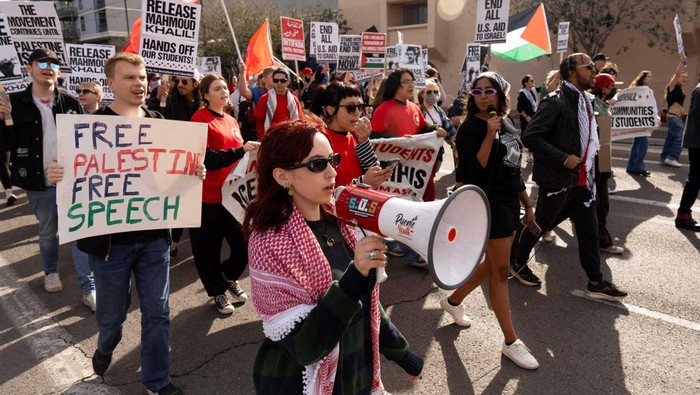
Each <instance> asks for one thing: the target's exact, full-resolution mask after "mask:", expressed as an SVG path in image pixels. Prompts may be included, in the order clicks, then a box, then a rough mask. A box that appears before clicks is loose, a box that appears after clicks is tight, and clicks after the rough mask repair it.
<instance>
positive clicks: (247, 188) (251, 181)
mask: <svg viewBox="0 0 700 395" xmlns="http://www.w3.org/2000/svg"><path fill="white" fill-rule="evenodd" d="M257 158H258V151H257V150H255V151H249V152H246V153H245V155H243V158H241V160H239V161H238V163H237V164H236V166H235V167H234V168H233V169H231V172H230V173H229V174H228V176H227V177H226V180H225V181H224V185H222V186H221V204H222V205H223V206H224V207H226V209H227V210H228V211H229V212H230V213H231V215H233V218H235V219H236V221H238V222H239V223H243V217H244V216H245V209H246V207H248V203H250V201H251V200H253V198H254V197H255V196H256V195H257V193H256V191H257V178H255V168H256V165H257Z"/></svg>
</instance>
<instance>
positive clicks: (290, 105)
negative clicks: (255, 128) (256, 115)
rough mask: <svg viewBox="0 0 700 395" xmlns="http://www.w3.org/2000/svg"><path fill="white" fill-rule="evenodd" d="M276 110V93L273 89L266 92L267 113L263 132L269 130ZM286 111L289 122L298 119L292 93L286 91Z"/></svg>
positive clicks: (297, 111) (297, 110)
mask: <svg viewBox="0 0 700 395" xmlns="http://www.w3.org/2000/svg"><path fill="white" fill-rule="evenodd" d="M276 108H277V92H276V91H275V90H274V89H270V90H269V91H267V111H266V112H265V130H266V131H267V129H269V128H270V125H272V118H273V117H274V116H275V109H276ZM287 111H289V120H290V121H294V120H295V119H297V118H299V109H298V108H297V102H296V100H294V95H293V94H292V91H291V90H289V89H287Z"/></svg>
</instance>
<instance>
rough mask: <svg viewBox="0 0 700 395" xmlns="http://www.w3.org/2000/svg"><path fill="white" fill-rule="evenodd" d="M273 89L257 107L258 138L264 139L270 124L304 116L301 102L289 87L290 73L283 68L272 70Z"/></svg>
mask: <svg viewBox="0 0 700 395" xmlns="http://www.w3.org/2000/svg"><path fill="white" fill-rule="evenodd" d="M272 85H273V87H274V95H271V94H272V89H271V90H269V91H268V92H267V93H266V94H264V95H263V96H262V97H261V98H260V101H258V105H257V107H256V108H255V122H256V128H255V130H257V132H258V140H262V138H263V136H264V135H265V132H266V131H267V129H269V128H270V126H272V125H274V124H276V123H279V122H283V121H287V120H295V119H301V118H302V117H303V116H304V113H303V109H302V107H301V103H299V99H297V97H296V96H294V94H292V91H290V90H289V89H288V87H289V73H287V70H285V69H283V68H281V67H280V68H277V69H275V71H273V72H272Z"/></svg>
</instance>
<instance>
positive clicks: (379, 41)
mask: <svg viewBox="0 0 700 395" xmlns="http://www.w3.org/2000/svg"><path fill="white" fill-rule="evenodd" d="M385 57H386V33H369V32H364V33H362V55H361V58H360V72H362V73H371V74H375V73H383V72H384V66H385V64H386V63H385Z"/></svg>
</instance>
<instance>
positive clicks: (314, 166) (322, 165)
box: [287, 154, 340, 173]
mask: <svg viewBox="0 0 700 395" xmlns="http://www.w3.org/2000/svg"><path fill="white" fill-rule="evenodd" d="M329 163H330V165H331V167H332V168H334V169H335V168H336V167H338V165H340V154H331V156H329V157H328V158H316V159H311V160H310V161H308V162H304V163H299V164H296V165H292V166H288V167H287V170H294V169H301V168H302V167H306V168H307V169H309V171H311V172H312V173H320V172H322V171H324V170H326V167H328V164H329Z"/></svg>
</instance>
